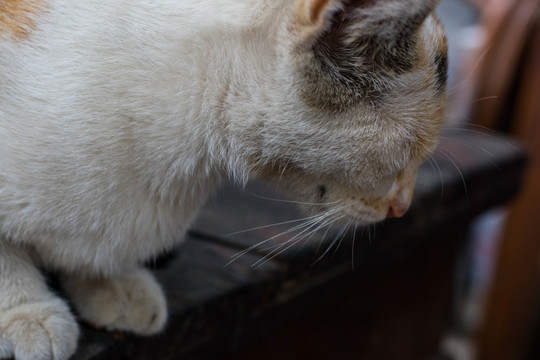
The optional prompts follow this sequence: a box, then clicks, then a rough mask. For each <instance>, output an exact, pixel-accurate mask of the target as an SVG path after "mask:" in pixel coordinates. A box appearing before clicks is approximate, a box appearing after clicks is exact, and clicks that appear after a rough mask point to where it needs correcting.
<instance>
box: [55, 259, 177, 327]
mask: <svg viewBox="0 0 540 360" xmlns="http://www.w3.org/2000/svg"><path fill="white" fill-rule="evenodd" d="M61 282H62V286H63V288H64V290H65V292H66V294H67V295H68V296H69V297H70V298H71V300H72V302H73V304H74V305H75V307H76V308H77V310H78V311H79V314H80V315H81V316H82V317H83V318H84V319H86V320H87V321H89V322H90V323H91V324H93V325H96V326H99V327H104V328H106V329H108V330H125V331H130V332H134V333H137V334H141V335H151V334H155V333H158V332H159V331H161V330H162V329H163V327H164V326H165V322H166V320H167V305H166V301H165V296H164V294H163V291H162V290H161V287H160V285H159V284H158V283H157V282H156V280H155V279H154V277H153V275H152V274H151V273H150V272H149V271H148V270H146V269H144V268H136V269H133V270H130V271H126V272H124V273H122V274H118V275H116V276H110V277H88V276H82V275H76V274H70V275H65V276H64V277H63V278H62V280H61Z"/></svg>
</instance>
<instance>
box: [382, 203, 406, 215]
mask: <svg viewBox="0 0 540 360" xmlns="http://www.w3.org/2000/svg"><path fill="white" fill-rule="evenodd" d="M407 209H408V207H405V206H400V205H397V204H393V205H390V207H389V208H388V212H387V213H386V217H387V218H400V217H402V216H403V215H405V213H406V212H407Z"/></svg>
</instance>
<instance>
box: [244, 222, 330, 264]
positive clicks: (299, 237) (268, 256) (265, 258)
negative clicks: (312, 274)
mask: <svg viewBox="0 0 540 360" xmlns="http://www.w3.org/2000/svg"><path fill="white" fill-rule="evenodd" d="M323 220H324V218H321V219H318V220H317V221H316V222H313V223H312V224H311V225H309V226H308V227H306V228H305V229H304V230H302V231H301V232H300V233H298V234H296V235H295V236H293V237H292V238H290V239H289V240H287V241H285V242H284V243H281V244H279V246H278V247H277V248H276V249H274V250H272V251H271V252H270V253H268V254H266V255H265V256H263V257H262V258H261V259H259V260H258V261H256V262H255V263H254V264H253V265H251V267H256V268H257V267H260V266H262V265H264V264H265V263H266V262H267V261H269V260H272V259H273V258H275V257H276V256H278V255H280V254H282V253H283V252H285V251H287V250H288V249H290V248H291V247H293V246H295V245H296V244H298V243H299V242H300V241H302V240H303V239H304V238H306V237H307V236H309V235H310V234H312V233H313V231H310V232H309V233H308V234H305V235H304V236H302V235H303V234H304V233H305V232H306V231H308V230H309V229H311V228H312V227H314V226H317V223H318V222H320V221H323ZM287 245H288V246H287ZM284 246H286V247H285V248H284V249H281V248H282V247H284ZM280 249H281V250H280Z"/></svg>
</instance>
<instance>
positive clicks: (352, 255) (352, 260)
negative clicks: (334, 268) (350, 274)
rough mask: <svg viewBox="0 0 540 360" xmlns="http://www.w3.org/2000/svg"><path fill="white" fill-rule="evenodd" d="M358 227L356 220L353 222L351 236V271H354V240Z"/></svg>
mask: <svg viewBox="0 0 540 360" xmlns="http://www.w3.org/2000/svg"><path fill="white" fill-rule="evenodd" d="M357 228H358V220H356V222H355V223H354V232H353V236H352V254H351V262H352V271H354V244H355V241H356V231H357Z"/></svg>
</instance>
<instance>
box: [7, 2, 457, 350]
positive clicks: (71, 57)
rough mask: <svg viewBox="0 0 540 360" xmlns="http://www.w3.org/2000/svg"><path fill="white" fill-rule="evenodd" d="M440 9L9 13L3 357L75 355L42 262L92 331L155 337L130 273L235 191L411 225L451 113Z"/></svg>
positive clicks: (176, 7)
mask: <svg viewBox="0 0 540 360" xmlns="http://www.w3.org/2000/svg"><path fill="white" fill-rule="evenodd" d="M435 5H436V1H433V0H376V1H375V0H226V1H220V0H205V1H200V0H174V1H153V0H18V1H17V0H5V1H0V358H10V357H12V356H13V355H15V357H16V358H17V360H35V359H51V358H54V359H55V360H65V359H67V358H69V356H70V355H71V354H72V353H73V351H74V350H75V348H76V339H77V334H78V332H77V329H78V327H77V324H76V322H75V319H74V317H73V315H71V313H70V311H69V309H68V306H67V304H66V303H65V302H64V301H63V300H62V299H60V298H59V297H58V296H56V295H55V294H54V292H52V291H50V290H49V289H48V287H47V284H46V282H45V280H44V279H43V277H42V276H41V274H40V272H39V270H38V268H39V267H45V268H49V269H55V270H57V271H58V272H59V274H60V278H59V282H60V284H61V286H62V287H63V289H64V291H65V293H66V294H67V296H68V297H69V298H70V300H71V301H72V302H73V305H74V307H75V308H76V309H77V311H78V312H79V314H80V316H81V317H82V318H84V319H86V320H88V321H90V322H91V323H93V324H96V325H99V326H102V327H104V328H106V329H111V330H114V329H120V330H127V331H132V332H135V333H137V334H153V333H156V332H159V331H161V330H162V329H163V328H164V324H165V322H166V319H167V316H166V314H167V311H166V306H165V297H164V294H163V293H162V291H161V290H160V287H159V285H158V284H157V282H156V281H155V279H154V278H153V276H152V275H151V273H150V272H149V271H148V270H145V269H144V268H143V267H142V266H141V264H142V263H143V262H144V261H146V260H148V259H151V258H152V257H154V256H156V255H158V254H159V253H160V252H162V251H165V250H167V249H170V248H171V247H173V246H175V245H176V244H177V243H178V242H179V241H180V240H181V239H182V237H183V235H184V234H185V232H186V231H187V229H188V228H189V226H190V224H191V222H192V221H193V219H194V218H195V216H196V215H197V212H198V210H199V209H200V207H201V206H202V205H203V204H204V202H205V200H206V199H207V198H208V196H209V195H210V194H211V193H212V192H213V191H214V190H215V189H216V188H217V187H218V185H219V184H220V183H221V182H222V181H224V180H226V179H230V180H233V181H236V182H238V183H241V184H243V183H245V182H246V181H248V179H250V178H254V177H259V178H266V179H269V180H272V181H276V182H277V183H278V184H280V185H281V186H282V187H284V188H285V189H288V191H289V194H290V196H292V197H294V198H295V199H296V200H299V201H300V202H301V203H302V204H304V205H303V206H304V208H305V210H306V211H307V212H310V213H317V214H319V213H320V211H321V210H322V209H326V210H328V211H330V212H332V213H333V214H335V218H336V219H338V218H339V219H341V221H346V222H350V223H353V224H359V225H363V224H370V223H372V222H375V221H380V220H383V219H384V218H385V217H387V216H394V215H396V214H397V215H400V214H401V215H402V214H403V213H405V211H406V210H407V208H408V206H409V204H410V202H411V197H412V193H413V188H414V182H415V177H416V172H417V169H418V167H419V166H420V164H421V163H422V162H423V161H424V160H425V159H426V158H427V157H428V156H429V155H430V153H431V152H432V151H433V150H434V148H435V146H436V145H437V141H438V136H439V133H440V130H441V126H442V119H443V114H444V108H445V96H444V95H445V89H446V68H447V57H446V56H447V55H446V52H447V49H446V42H445V36H444V31H443V29H442V27H441V25H440V24H439V23H438V21H437V20H436V18H435V16H434V15H433V10H434V7H435ZM43 334H51V336H50V337H47V336H43ZM28 338H33V339H35V340H36V341H28Z"/></svg>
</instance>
